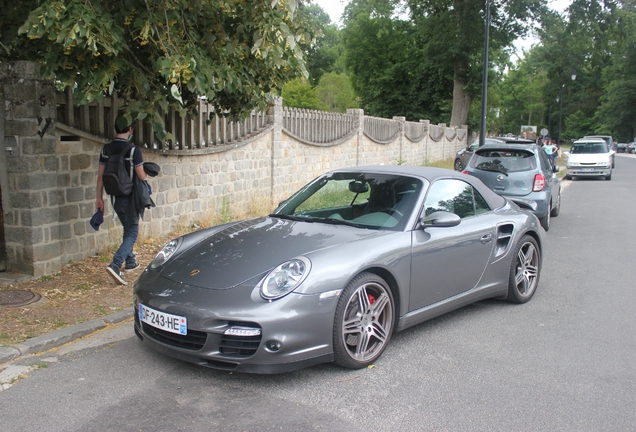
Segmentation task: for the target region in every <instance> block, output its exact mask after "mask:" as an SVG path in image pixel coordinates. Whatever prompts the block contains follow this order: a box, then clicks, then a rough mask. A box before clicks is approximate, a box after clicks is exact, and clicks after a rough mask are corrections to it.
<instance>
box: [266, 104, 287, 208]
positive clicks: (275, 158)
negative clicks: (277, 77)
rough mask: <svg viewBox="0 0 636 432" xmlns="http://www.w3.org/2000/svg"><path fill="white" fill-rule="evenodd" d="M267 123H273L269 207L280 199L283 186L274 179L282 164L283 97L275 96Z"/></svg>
mask: <svg viewBox="0 0 636 432" xmlns="http://www.w3.org/2000/svg"><path fill="white" fill-rule="evenodd" d="M267 116H268V117H269V119H268V120H269V123H270V124H272V125H273V130H272V144H271V146H272V148H271V169H270V177H271V178H270V182H271V186H270V190H271V193H270V207H273V206H274V205H275V203H277V202H278V201H277V200H280V199H281V196H282V193H283V186H282V184H283V183H281V182H277V181H276V175H277V173H278V174H279V175H283V174H284V173H283V172H282V167H283V165H284V161H283V157H284V156H285V155H284V154H283V98H281V97H278V96H277V97H275V98H274V105H273V106H271V107H270V108H269V111H268V112H267Z"/></svg>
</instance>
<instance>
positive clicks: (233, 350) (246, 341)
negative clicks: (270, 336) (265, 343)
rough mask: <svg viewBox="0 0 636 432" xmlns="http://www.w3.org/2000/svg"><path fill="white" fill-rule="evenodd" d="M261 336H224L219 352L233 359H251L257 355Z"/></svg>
mask: <svg viewBox="0 0 636 432" xmlns="http://www.w3.org/2000/svg"><path fill="white" fill-rule="evenodd" d="M261 337H262V336H261V335H258V336H234V335H223V337H222V338H221V343H220V344H219V352H220V353H221V354H223V355H226V356H231V357H250V356H253V355H254V354H256V350H257V349H258V347H259V345H260V344H261Z"/></svg>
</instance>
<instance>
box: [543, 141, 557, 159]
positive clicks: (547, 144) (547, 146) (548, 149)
mask: <svg viewBox="0 0 636 432" xmlns="http://www.w3.org/2000/svg"><path fill="white" fill-rule="evenodd" d="M543 150H544V151H545V153H546V154H547V155H548V158H549V159H550V161H551V162H552V165H554V163H555V160H554V155H555V150H556V147H555V146H554V145H553V144H552V141H551V140H550V138H548V137H545V138H544V139H543Z"/></svg>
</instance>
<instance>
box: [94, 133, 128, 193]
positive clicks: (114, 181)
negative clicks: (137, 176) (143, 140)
mask: <svg viewBox="0 0 636 432" xmlns="http://www.w3.org/2000/svg"><path fill="white" fill-rule="evenodd" d="M131 149H132V150H131ZM104 151H105V153H106V157H107V160H106V169H105V170H104V175H103V176H102V181H103V183H104V190H105V191H106V193H107V194H108V195H111V196H116V197H117V196H126V195H130V193H131V192H132V189H133V172H134V169H135V168H134V164H133V153H134V151H135V145H134V144H133V143H130V144H128V145H127V146H126V148H125V149H124V151H122V152H121V153H119V154H113V153H112V151H111V149H110V145H107V146H104ZM128 151H130V156H129V157H126V153H128ZM126 160H129V161H130V172H126V164H125V163H124V162H125V161H126Z"/></svg>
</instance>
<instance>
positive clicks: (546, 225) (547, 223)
mask: <svg viewBox="0 0 636 432" xmlns="http://www.w3.org/2000/svg"><path fill="white" fill-rule="evenodd" d="M539 222H540V223H541V226H542V227H543V229H544V230H546V232H547V231H548V230H549V229H550V210H548V213H547V214H546V215H545V216H543V217H542V218H539Z"/></svg>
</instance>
